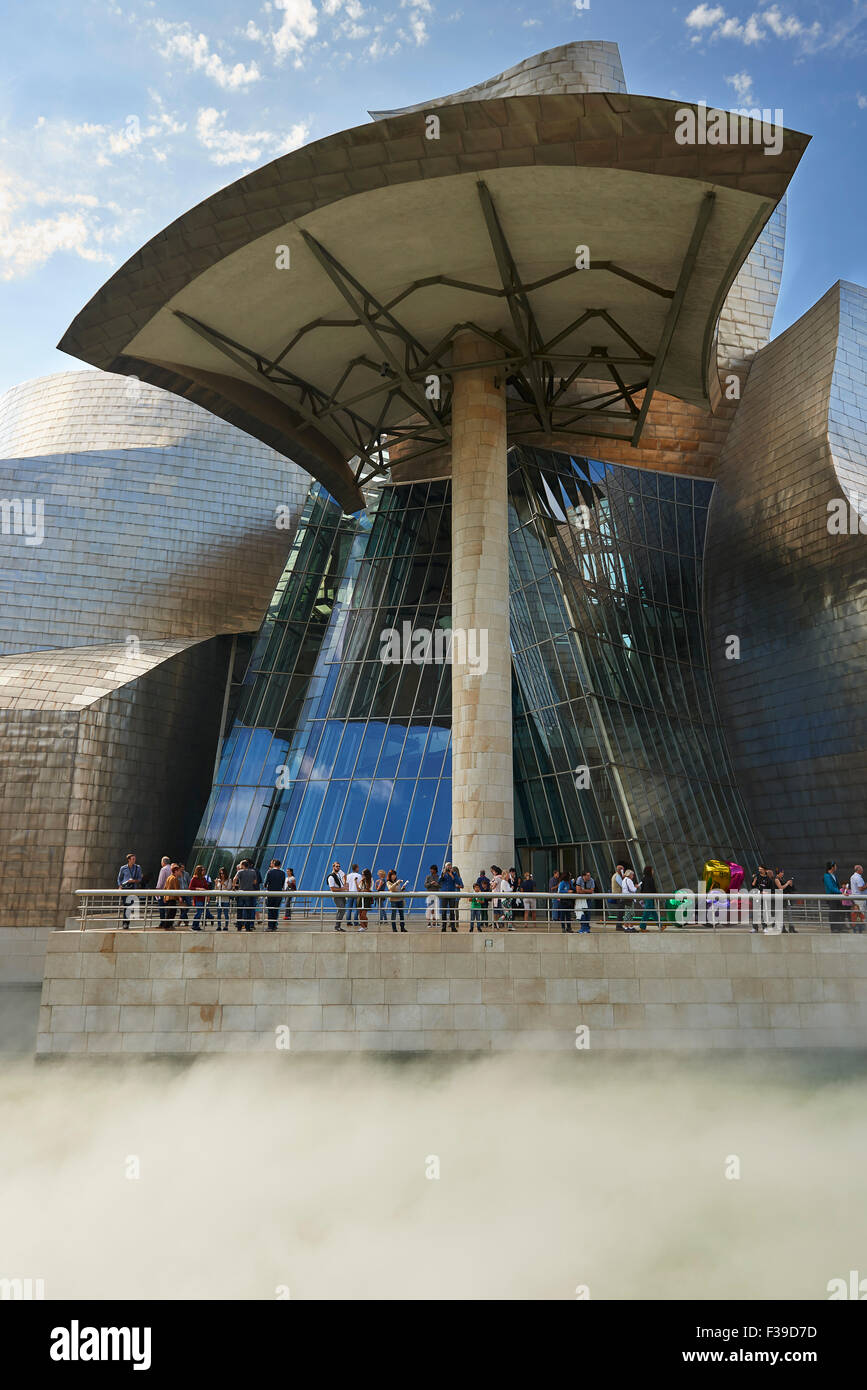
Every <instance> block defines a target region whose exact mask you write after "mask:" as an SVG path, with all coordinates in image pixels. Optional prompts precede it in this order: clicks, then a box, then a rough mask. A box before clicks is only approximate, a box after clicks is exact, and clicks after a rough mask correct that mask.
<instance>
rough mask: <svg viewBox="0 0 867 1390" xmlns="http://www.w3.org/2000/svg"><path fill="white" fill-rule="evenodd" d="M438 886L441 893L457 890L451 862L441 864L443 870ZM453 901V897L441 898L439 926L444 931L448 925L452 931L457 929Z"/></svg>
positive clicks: (454, 900) (454, 901)
mask: <svg viewBox="0 0 867 1390" xmlns="http://www.w3.org/2000/svg"><path fill="white" fill-rule="evenodd" d="M439 886H440V892H441V893H446V894H448V893H454V892H456V891H457V886H458V885H457V882H456V880H455V876H454V874H453V873H452V866H451V864H444V865H443V871H442V873H441V874H440V885H439ZM455 903H456V899H455V898H449V897H446V898H444V899H443V908H442V911H443V924H442V928H441V930H442V931H446V930H447V929H448V928H449V927H451V929H452V931H457V927H456V926H455Z"/></svg>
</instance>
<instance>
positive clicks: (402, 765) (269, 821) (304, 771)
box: [192, 449, 753, 890]
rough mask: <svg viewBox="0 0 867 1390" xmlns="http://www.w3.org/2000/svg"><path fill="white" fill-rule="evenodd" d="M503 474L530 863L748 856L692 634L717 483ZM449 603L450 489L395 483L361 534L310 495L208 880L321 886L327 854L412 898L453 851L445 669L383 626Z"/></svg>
mask: <svg viewBox="0 0 867 1390" xmlns="http://www.w3.org/2000/svg"><path fill="white" fill-rule="evenodd" d="M509 466H510V474H509V493H510V551H511V573H510V593H511V627H512V649H513V672H514V738H515V791H516V842H517V843H516V850H517V853H518V856H519V858H520V860H521V861H522V863H528V862H531V863H532V865H533V867H534V870H535V872H536V874H537V877H539V878H542V877H544V878H547V876H548V873H549V872H550V871H551V869H552V867H554V866H555V864H557V863H563V864H566V865H567V866H570V867H572V868H578V867H584V866H587V867H590V868H591V869H592V871H593V872H594V874H595V875H596V877H597V878H602V877H606V878H607V876H608V875H609V874H610V872H611V867H612V864H613V863H615V862H616V861H617V860H618V859H619V858H626V859H628V860H630V861H632V862H634V863H636V865H637V867H638V868H641V867H642V865H643V863H645V862H650V863H653V864H654V867H655V868H656V871H657V879H658V882H659V883H660V885H661V886H662V887H668V886H675V885H683V884H687V885H689V884H694V882H695V879H696V874H697V872H698V869H699V868H700V866H701V864H702V863H703V862H704V860H705V859H706V858H707V857H709V856H711V855H713V856H714V857H715V856H717V855H719V854H722V855H723V856H724V857H728V856H729V855H732V856H733V857H734V858H736V859H739V860H740V862H750V861H751V857H752V854H753V849H752V837H751V835H750V831H749V828H748V825H747V823H746V818H745V816H744V813H743V809H742V806H741V801H740V797H739V795H738V792H737V789H736V787H735V786H734V783H733V780H732V777H731V773H730V769H729V763H728V758H727V754H726V749H725V745H724V740H723V737H722V734H721V731H720V728H719V721H718V718H717V716H716V707H715V703H714V699H713V695H712V692H711V689H710V685H709V681H708V675H707V663H706V656H705V644H704V637H703V633H702V627H701V616H700V605H701V557H702V547H703V543H704V531H705V524H706V517H707V505H708V502H709V499H710V493H711V489H712V484H710V483H707V482H703V481H697V480H693V479H689V478H673V477H671V476H669V475H665V474H656V473H650V472H645V471H641V470H634V469H629V468H624V467H620V466H615V465H606V464H601V463H595V462H590V461H587V460H584V459H571V458H569V457H568V456H567V455H558V454H553V453H550V452H547V451H540V450H531V449H512V450H511V451H510V453H509ZM450 600H451V594H450V516H449V485H448V483H447V482H432V483H421V484H412V485H409V486H403V487H393V486H387V487H384V488H383V489H382V490H381V492H380V493H379V495H378V497H377V498H376V499H374V501H373V502H372V504H371V507H370V509H369V512H368V514H367V515H362V516H360V517H344V516H342V515H341V513H340V510H339V508H338V507H337V505H336V504H335V503H334V502H333V501H332V500H331V499H330V498H329V497H328V495H327V494H326V493H325V492H324V491H323V489H322V488H321V487H320V486H319V485H318V484H317V485H315V486H314V487H313V489H312V491H311V495H310V498H309V499H308V503H307V507H306V510H305V513H304V516H303V519H302V522H301V525H300V527H299V530H298V534H297V536H296V537H295V541H294V544H293V548H292V553H291V555H290V557H289V561H288V563H287V566H286V569H285V572H284V574H283V576H282V579H281V582H280V585H279V587H278V589H277V592H276V593H275V595H274V599H273V602H272V604H271V608H270V610H269V613H268V616H267V618H266V620H265V622H264V624H263V627H262V630H261V631H260V633H259V634H258V637H257V638H256V640H255V644H254V645H253V646H252V649H251V646H250V644H249V642H248V643H247V645H246V646H245V645H244V644H243V643H242V644H240V645H239V648H238V659H237V661H236V673H235V674H236V677H237V678H236V679H235V680H233V683H232V687H231V692H230V701H229V713H228V719H227V724H226V729H227V733H226V737H225V738H224V741H223V748H222V752H221V758H220V763H219V769H218V774H217V777H216V781H215V785H214V790H213V792H212V795H211V800H210V803H209V806H208V810H207V813H206V816H205V819H204V821H203V824H202V828H201V831H200V836H199V839H198V841H197V843H196V845H195V847H194V850H193V852H192V853H193V860H194V862H195V861H198V860H199V859H201V860H202V862H204V863H205V864H206V865H208V866H210V867H211V868H212V869H213V868H216V867H218V866H219V865H220V864H225V866H226V867H227V868H229V869H231V868H232V867H233V865H234V864H236V863H237V861H238V859H239V858H242V857H245V856H247V857H252V858H254V859H255V860H256V861H257V862H258V863H259V864H266V863H267V861H268V860H269V859H270V858H271V857H277V858H279V859H280V861H281V862H282V863H283V864H284V865H285V866H287V867H292V868H293V869H294V870H295V874H296V877H297V878H298V882H299V886H301V887H302V888H304V887H306V888H309V889H316V890H319V889H321V888H322V887H323V886H324V880H325V876H326V874H327V871H328V867H329V865H330V863H331V861H332V860H333V859H335V858H336V859H338V860H339V861H340V863H341V864H343V865H344V866H346V865H348V864H350V863H352V862H353V861H356V862H358V864H359V865H360V866H361V867H362V868H364V867H369V868H371V869H373V870H374V871H375V870H377V869H379V868H383V869H386V870H387V869H390V868H396V869H397V871H398V873H399V874H400V876H401V877H402V878H406V879H408V880H409V881H410V883H411V885H412V886H414V887H418V888H420V887H421V886H422V883H423V880H424V877H425V873H426V871H427V866H428V865H429V864H430V863H437V864H440V865H441V864H442V863H443V861H444V859H447V858H448V857H449V854H450V851H449V836H450V821H451V769H450V761H451V759H450V749H449V737H450V695H451V681H450V676H451V671H450V667H449V666H448V665H446V664H440V665H437V664H435V663H433V662H431V663H429V664H423V665H414V664H411V663H407V664H394V665H389V664H383V662H382V661H381V660H380V654H381V651H382V634H383V633H384V632H386V631H391V630H396V631H397V632H399V633H400V632H402V631H403V630H404V625H406V630H407V631H409V630H412V631H415V632H417V631H418V630H419V629H425V630H426V631H428V632H431V633H436V631H437V629H441V628H448V627H449V626H450V622H451V611H450ZM638 861H640V862H638ZM461 868H462V870H463V871H464V876H465V878H467V879H468V881H470V875H473V876H474V875H475V873H476V872H477V871H478V868H479V866H478V865H462V866H461Z"/></svg>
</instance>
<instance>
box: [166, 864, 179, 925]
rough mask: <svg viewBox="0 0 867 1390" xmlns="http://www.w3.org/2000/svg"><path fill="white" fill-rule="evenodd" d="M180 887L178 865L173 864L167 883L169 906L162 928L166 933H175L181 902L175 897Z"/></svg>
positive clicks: (167, 901)
mask: <svg viewBox="0 0 867 1390" xmlns="http://www.w3.org/2000/svg"><path fill="white" fill-rule="evenodd" d="M180 887H181V879H180V875H179V873H178V865H177V864H172V866H171V870H170V872H169V875H168V878H167V879H166V882H165V890H166V893H167V894H169V895H170V896H168V897H167V898H166V899H165V902H166V903H167V904H168V906H167V907H166V915H165V920H164V922H163V923H162V926H163V927H164V928H165V930H166V931H174V929H175V913H176V912H177V910H178V902H179V899H178V898H177V897H176V896H175V895H176V894H177V892H178V889H179V888H180Z"/></svg>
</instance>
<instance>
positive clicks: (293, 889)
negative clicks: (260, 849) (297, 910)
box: [283, 869, 298, 922]
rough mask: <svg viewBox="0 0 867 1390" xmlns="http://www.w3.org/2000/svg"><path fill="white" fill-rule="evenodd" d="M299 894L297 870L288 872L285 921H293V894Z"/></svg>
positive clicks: (288, 870)
mask: <svg viewBox="0 0 867 1390" xmlns="http://www.w3.org/2000/svg"><path fill="white" fill-rule="evenodd" d="M297 892H298V882H297V880H296V878H295V870H294V869H287V870H286V911H285V912H284V913H283V921H284V922H291V921H292V894H293V893H297Z"/></svg>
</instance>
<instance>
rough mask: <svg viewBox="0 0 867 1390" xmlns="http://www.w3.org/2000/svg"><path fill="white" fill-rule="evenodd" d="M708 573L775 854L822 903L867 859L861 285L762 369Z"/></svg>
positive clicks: (724, 486)
mask: <svg viewBox="0 0 867 1390" xmlns="http://www.w3.org/2000/svg"><path fill="white" fill-rule="evenodd" d="M705 568H706V588H705V604H706V607H705V617H706V623H707V634H708V646H709V651H710V658H711V669H712V671H713V676H714V685H715V689H716V692H717V699H718V701H719V706H720V710H721V713H722V717H723V720H724V723H725V727H726V730H727V734H728V737H729V742H730V748H731V755H732V760H733V763H734V767H735V771H736V774H737V778H738V782H739V784H740V786H741V788H742V791H743V794H744V797H745V799H746V802H747V805H748V808H749V810H750V813H751V816H752V819H753V824H754V827H755V830H756V833H757V835H758V839H759V850H760V852H761V853H762V854H765V855H767V856H768V859H769V860H773V866H774V867H776V866H777V865H779V864H781V865H782V867H783V868H784V869H785V870H786V872H787V874H788V873H794V875H795V877H796V882H797V883H798V884H799V886H800V887H802V888H804V889H805V890H807V891H821V875H822V871H823V870H824V867H825V862H826V861H827V860H836V861H837V862H838V864H839V866H840V871H841V882H842V881H843V878H848V876H849V874H850V872H851V869H852V866H853V865H854V864H856V863H863V862H864V861H865V852H867V798H865V795H864V750H865V748H867V696H865V682H867V290H865V289H863V288H861V287H860V286H858V285H852V284H846V283H838V284H837V285H835V286H834V287H833V288H832V289H830V290H829V291H828V293H827V294H826V295H825V296H824V297H823V298H822V299H820V300H819V302H818V303H817V304H815V305H814V306H813V308H812V309H810V310H808V312H807V313H806V314H805V315H804V316H803V318H801V319H799V320H798V322H797V323H795V324H793V325H792V327H791V328H789V329H787V330H786V332H785V333H782V334H781V335H780V337H779V338H777V339H775V340H774V342H772V343H771V344H769V346H768V347H766V348H764V349H763V350H762V351H761V352H759V353H758V354H757V356H756V357H755V359H754V361H753V363H752V366H751V368H750V374H749V378H748V381H747V386H746V390H745V392H744V397H743V400H742V402H741V405H740V408H739V409H738V412H737V414H736V416H735V420H734V424H733V425H732V428H731V431H730V434H729V437H728V441H727V443H726V446H725V449H724V450H723V453H722V457H721V459H720V466H719V473H718V482H717V485H716V489H715V493H714V500H713V503H712V506H711V510H710V520H709V530H708V541H707V549H706V555H705ZM732 638H735V639H736V640H737V643H738V645H737V646H733V644H732V642H731V639H732ZM766 862H767V861H766Z"/></svg>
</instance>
